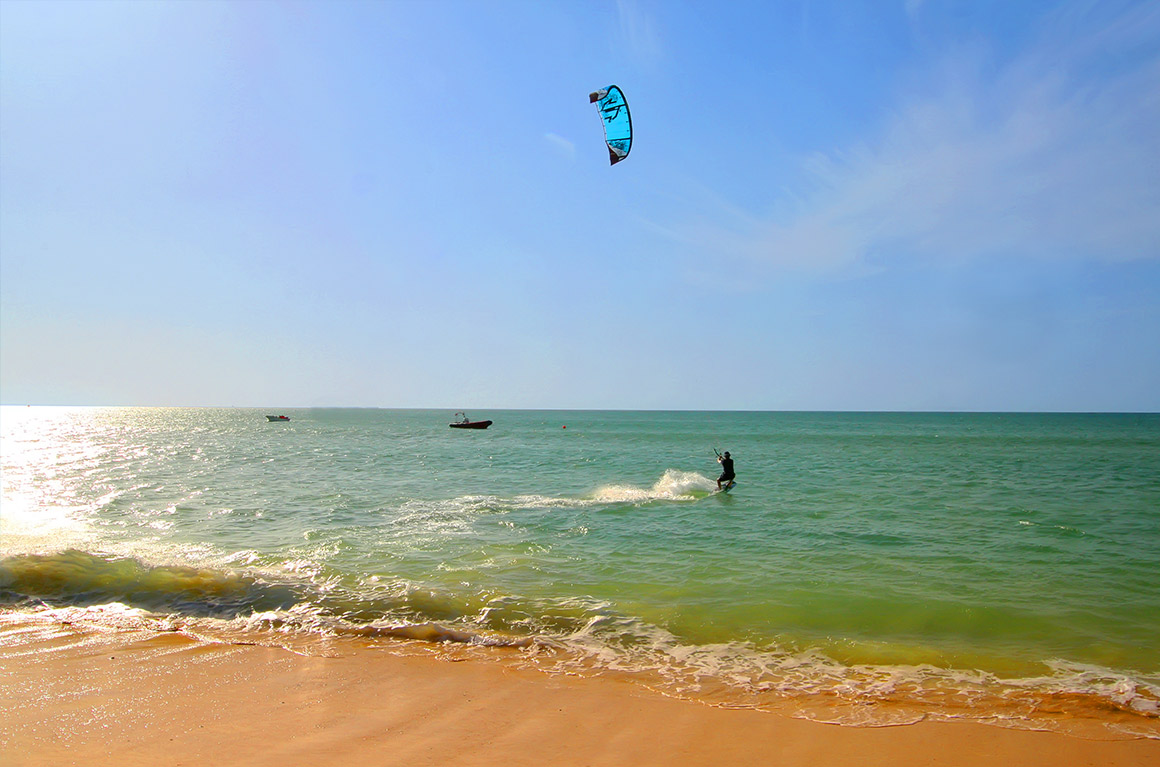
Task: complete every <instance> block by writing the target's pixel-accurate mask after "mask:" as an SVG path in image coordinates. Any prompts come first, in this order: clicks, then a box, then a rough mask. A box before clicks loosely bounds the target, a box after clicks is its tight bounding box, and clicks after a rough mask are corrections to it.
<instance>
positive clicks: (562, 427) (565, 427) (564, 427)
mask: <svg viewBox="0 0 1160 767" xmlns="http://www.w3.org/2000/svg"><path fill="white" fill-rule="evenodd" d="M560 428H561V429H567V428H568V427H567V426H561V427H560Z"/></svg>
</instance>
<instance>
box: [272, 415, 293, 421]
mask: <svg viewBox="0 0 1160 767" xmlns="http://www.w3.org/2000/svg"><path fill="white" fill-rule="evenodd" d="M266 420H267V421H289V420H290V416H288V415H268V416H266Z"/></svg>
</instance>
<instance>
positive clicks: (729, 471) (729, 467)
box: [717, 450, 734, 490]
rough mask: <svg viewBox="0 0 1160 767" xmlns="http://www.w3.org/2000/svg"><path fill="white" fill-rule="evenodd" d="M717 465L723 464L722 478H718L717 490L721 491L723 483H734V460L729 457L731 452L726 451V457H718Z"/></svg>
mask: <svg viewBox="0 0 1160 767" xmlns="http://www.w3.org/2000/svg"><path fill="white" fill-rule="evenodd" d="M717 463H719V464H721V476H720V477H717V489H718V490H720V489H721V483H722V482H724V483H725V484H727V485H728V484H730V483H732V482H733V478H734V474H733V459H732V458H730V457H729V451H728V450H726V451H725V455H718V456H717Z"/></svg>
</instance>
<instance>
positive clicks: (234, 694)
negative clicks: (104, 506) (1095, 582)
mask: <svg viewBox="0 0 1160 767" xmlns="http://www.w3.org/2000/svg"><path fill="white" fill-rule="evenodd" d="M74 640H75V638H74ZM464 655H465V654H463V653H459V654H455V655H445V654H441V653H437V652H435V653H423V652H420V653H416V654H412V655H410V656H405V657H404V656H398V655H395V654H392V653H388V652H386V651H383V650H381V649H374V648H366V647H362V648H359V649H358V651H357V652H353V653H351V654H349V655H347V656H345V657H325V658H324V657H304V656H301V655H296V654H293V653H290V652H287V651H285V650H281V649H274V648H267V647H258V646H236V645H206V644H201V643H198V642H195V641H193V640H191V639H188V638H186V637H183V636H180V635H176V634H174V635H162V636H152V637H137V638H135V639H134V640H132V641H119V642H108V641H104V640H102V639H101V638H100V637H96V638H92V637H90V638H88V639H84V640H83V641H69V642H59V643H52V642H47V643H46V642H44V641H40V642H39V643H36V644H35V645H32V646H30V645H29V644H28V643H25V644H21V643H20V642H19V641H13V640H12V635H11V634H9V635H8V637H7V641H5V642H4V643H3V646H0V764H3V765H7V766H8V767H25V766H32V765H54V766H60V765H73V764H75V765H86V766H88V765H118V766H122V765H149V766H150V767H156V766H157V765H277V766H278V767H287V766H288V765H311V767H327V766H329V765H343V766H344V767H348V766H349V765H358V766H359V767H363V766H365V765H400V764H447V765H456V766H457V767H458V766H460V765H464V766H470V765H504V767H509V766H511V765H705V764H716V765H728V766H729V767H744V766H745V765H763V767H764V766H766V765H786V766H793V765H843V766H846V765H860V766H868V765H870V766H872V765H884V766H885V765H889V766H890V767H910V766H914V767H917V766H918V765H925V766H929V765H990V764H995V765H1004V764H1010V765H1020V767H1028V766H1030V765H1051V766H1052V767H1059V766H1060V765H1100V767H1115V766H1116V765H1150V766H1153V767H1155V766H1156V765H1160V741H1155V740H1120V741H1093V740H1082V739H1079V738H1074V737H1069V736H1065V735H1059V734H1054V733H1043V732H1027V731H1019V730H1008V729H1002V728H999V727H992V726H986V725H981V724H972V723H962V724H946V723H920V724H916V725H909V726H901V727H881V728H857V727H839V726H834V725H825V724H818V723H814V722H807V721H802V720H796V719H789V718H785V717H783V716H779V715H776V714H769V713H761V712H757V711H751V710H739V709H733V710H730V709H721V708H712V707H709V706H705V705H701V704H697V703H690V702H687V701H681V700H674V699H670V698H666V697H663V696H661V695H659V694H656V693H653V692H651V691H648V690H646V689H644V688H641V687H639V686H637V685H633V684H631V683H628V682H625V681H621V680H618V679H611V678H594V679H581V678H571V677H559V676H555V677H553V676H547V675H544V674H541V673H538V672H536V671H531V670H520V669H514V668H511V667H510V666H509V665H507V664H501V663H495V662H490V661H488V660H486V659H484V658H483V656H479V657H476V658H474V659H470V658H469V659H468V660H459V659H461V658H463V657H464ZM453 659H454V660H453Z"/></svg>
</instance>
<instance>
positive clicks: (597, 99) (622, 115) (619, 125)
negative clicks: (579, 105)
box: [588, 85, 632, 165]
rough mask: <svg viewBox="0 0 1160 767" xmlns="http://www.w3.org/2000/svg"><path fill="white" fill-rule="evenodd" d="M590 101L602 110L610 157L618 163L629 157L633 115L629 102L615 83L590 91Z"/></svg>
mask: <svg viewBox="0 0 1160 767" xmlns="http://www.w3.org/2000/svg"><path fill="white" fill-rule="evenodd" d="M588 101H589V102H590V103H593V104H595V105H596V108H597V109H598V110H600V119H601V120H603V121H604V141H605V142H606V143H607V144H608V159H609V160H610V161H611V163H612V164H613V165H616V163H618V162H620V161H621V160H623V159H624V158H625V157H628V152H629V150H630V149H632V117H630V116H629V114H628V102H627V101H625V100H624V94H623V93H622V92H621V90H620V88H617V87H616V86H615V85H610V86H608V87H607V88H605V89H604V90H600V91H596V92H595V93H589V94H588Z"/></svg>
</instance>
